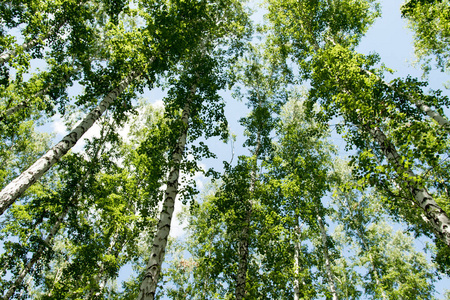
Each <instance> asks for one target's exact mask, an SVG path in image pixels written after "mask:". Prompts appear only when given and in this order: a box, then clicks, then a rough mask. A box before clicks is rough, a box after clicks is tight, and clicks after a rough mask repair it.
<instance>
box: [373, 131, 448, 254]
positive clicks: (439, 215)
mask: <svg viewBox="0 0 450 300" xmlns="http://www.w3.org/2000/svg"><path fill="white" fill-rule="evenodd" d="M370 134H371V135H372V137H373V138H374V139H375V141H376V142H377V143H378V145H379V146H380V148H381V150H382V152H383V154H384V156H385V157H386V158H387V160H388V161H389V163H390V164H392V165H393V166H395V168H396V169H397V173H398V175H399V177H401V178H404V182H405V183H406V184H407V186H408V189H409V191H410V192H411V194H412V195H413V197H414V199H415V203H416V204H417V205H418V206H419V207H420V208H421V209H422V210H423V211H424V213H425V216H426V217H427V219H428V223H429V224H430V225H431V226H432V228H433V229H434V232H435V234H436V236H437V237H438V238H439V239H440V240H441V241H442V242H444V243H445V244H446V245H447V246H448V247H450V219H449V217H448V216H447V214H446V213H445V211H444V210H443V209H442V208H441V207H440V206H439V205H438V204H437V203H436V201H435V200H434V199H433V197H432V196H431V195H430V194H429V193H428V191H427V189H426V188H424V187H421V186H420V185H419V184H418V183H417V182H416V175H415V174H414V172H413V171H412V170H411V169H409V168H406V167H405V166H404V165H403V163H402V159H401V157H400V155H399V154H398V153H397V150H396V149H395V146H394V145H393V144H392V143H390V142H389V141H388V139H387V137H386V135H385V134H384V132H383V131H381V129H380V128H379V127H374V128H371V129H370ZM405 175H406V176H405Z"/></svg>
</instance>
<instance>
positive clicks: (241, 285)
mask: <svg viewBox="0 0 450 300" xmlns="http://www.w3.org/2000/svg"><path fill="white" fill-rule="evenodd" d="M251 215H252V207H251V205H250V208H249V209H248V210H247V214H246V216H245V221H244V224H243V227H242V231H241V234H240V240H239V269H238V274H237V277H236V300H241V299H244V297H245V294H246V293H247V289H246V288H245V287H246V284H247V269H248V244H249V239H250V236H249V231H250V220H251Z"/></svg>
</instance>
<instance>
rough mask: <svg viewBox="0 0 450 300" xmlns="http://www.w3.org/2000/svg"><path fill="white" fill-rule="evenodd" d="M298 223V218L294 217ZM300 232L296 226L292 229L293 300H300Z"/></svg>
mask: <svg viewBox="0 0 450 300" xmlns="http://www.w3.org/2000/svg"><path fill="white" fill-rule="evenodd" d="M296 219H297V222H298V217H296ZM300 231H301V228H300V226H299V225H298V224H297V226H296V227H295V229H294V232H295V241H294V274H295V278H294V300H300V295H301V294H300V281H299V273H300V272H299V271H300V263H299V260H300V247H301V243H300Z"/></svg>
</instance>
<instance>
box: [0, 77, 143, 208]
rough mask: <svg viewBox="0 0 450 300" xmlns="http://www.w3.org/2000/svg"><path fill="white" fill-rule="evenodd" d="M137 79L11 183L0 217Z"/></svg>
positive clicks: (1, 197)
mask: <svg viewBox="0 0 450 300" xmlns="http://www.w3.org/2000/svg"><path fill="white" fill-rule="evenodd" d="M136 77H137V73H136V72H132V73H131V74H130V75H129V76H127V77H126V78H125V79H124V80H122V82H121V83H120V84H119V86H118V87H116V88H115V89H113V90H112V91H111V92H110V93H109V94H108V95H107V96H106V97H105V98H103V100H102V101H101V102H100V104H99V105H98V106H97V107H95V108H94V109H93V110H92V111H91V112H90V113H89V114H88V115H87V116H86V117H85V118H84V119H83V121H82V122H81V123H80V124H78V126H76V127H75V128H74V129H72V131H71V132H70V133H69V134H68V135H66V136H65V137H64V138H63V139H62V140H61V141H60V142H59V143H58V144H56V145H55V146H54V147H53V148H52V149H50V150H49V151H48V152H47V153H46V154H45V155H43V156H42V157H41V158H39V159H38V160H37V161H36V162H35V163H34V164H33V165H32V166H31V167H29V168H28V169H27V170H26V171H24V172H23V173H22V174H21V175H20V176H19V177H17V178H16V179H14V180H13V181H11V183H9V184H8V185H7V186H6V187H5V188H3V190H2V191H1V192H0V215H1V214H3V212H4V211H5V210H6V209H7V208H8V207H9V206H10V205H11V204H12V203H14V201H15V200H16V199H17V198H18V197H20V196H21V195H22V194H23V193H24V192H25V191H26V190H27V189H28V188H29V187H30V186H31V185H32V184H33V183H35V182H36V181H37V180H39V178H41V176H42V175H44V173H45V172H47V170H48V169H50V167H52V166H53V165H54V164H55V163H56V162H57V161H58V160H59V159H60V158H61V157H62V156H63V155H64V154H66V153H67V152H68V151H69V150H70V149H71V148H72V147H73V146H74V145H75V144H76V143H77V141H78V140H79V139H80V138H81V137H82V136H83V134H84V133H85V132H86V131H87V130H88V129H89V128H91V126H92V125H93V124H94V123H95V122H96V121H97V120H98V119H99V118H100V116H101V115H102V114H103V113H104V112H105V110H106V109H108V107H109V106H110V105H111V104H112V103H113V101H114V100H115V99H116V98H117V97H118V96H119V95H120V94H121V93H122V92H123V90H125V89H126V88H127V86H128V85H129V84H130V82H131V81H132V80H133V79H135V78H136Z"/></svg>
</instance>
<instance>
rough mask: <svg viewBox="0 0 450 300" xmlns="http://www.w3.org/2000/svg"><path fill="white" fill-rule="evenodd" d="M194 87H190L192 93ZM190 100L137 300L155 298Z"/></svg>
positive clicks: (183, 118) (172, 209) (171, 212)
mask: <svg viewBox="0 0 450 300" xmlns="http://www.w3.org/2000/svg"><path fill="white" fill-rule="evenodd" d="M195 89H196V88H193V89H192V93H194V92H195ZM190 102H191V100H190V99H189V100H188V101H187V102H186V104H185V106H184V108H183V114H182V117H181V121H182V122H183V126H184V130H183V131H182V132H181V134H180V137H179V139H178V144H177V145H176V148H175V151H174V152H173V154H172V158H171V160H172V163H173V167H172V168H171V170H170V173H169V178H168V180H167V188H166V195H165V198H164V203H163V207H162V210H161V215H160V217H159V222H158V226H157V230H156V233H155V237H154V239H153V246H152V250H151V254H150V258H149V260H148V263H147V267H146V270H145V275H144V279H143V281H142V283H141V287H140V290H139V295H138V297H137V299H138V300H153V299H154V298H155V292H156V287H157V285H158V280H159V274H160V272H161V265H162V263H163V261H164V255H165V252H166V246H167V238H168V236H169V233H170V224H171V221H172V215H173V211H174V208H175V198H176V197H177V194H178V178H179V176H180V162H181V159H182V157H183V153H184V149H185V146H186V138H187V133H188V129H189V118H190Z"/></svg>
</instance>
